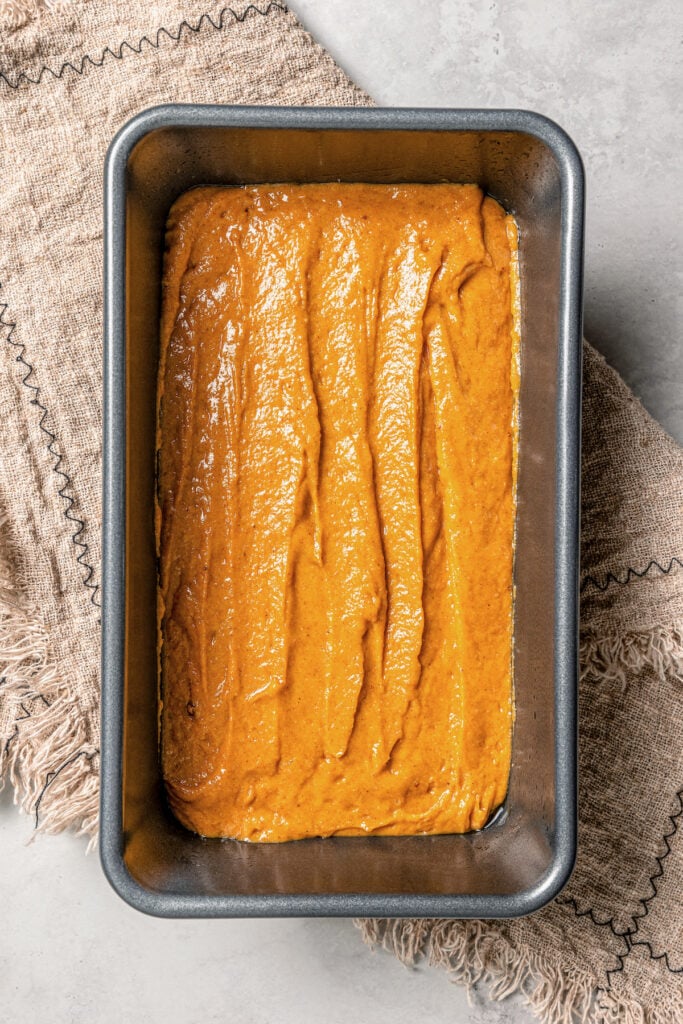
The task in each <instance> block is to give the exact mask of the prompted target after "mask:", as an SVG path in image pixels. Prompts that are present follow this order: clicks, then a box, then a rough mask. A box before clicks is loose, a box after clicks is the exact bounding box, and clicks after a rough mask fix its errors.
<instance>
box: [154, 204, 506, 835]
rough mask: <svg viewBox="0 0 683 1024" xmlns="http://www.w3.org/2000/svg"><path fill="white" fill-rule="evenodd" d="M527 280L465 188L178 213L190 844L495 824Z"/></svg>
mask: <svg viewBox="0 0 683 1024" xmlns="http://www.w3.org/2000/svg"><path fill="white" fill-rule="evenodd" d="M515 256H516V232H515V227H514V223H513V221H512V219H511V218H510V217H506V215H505V213H504V211H503V210H502V208H501V207H500V206H499V205H498V204H497V203H496V202H495V201H494V200H493V199H491V198H488V197H485V196H484V195H483V194H482V192H481V191H480V190H479V189H478V188H477V187H475V186H472V185H401V186H389V185H362V184H353V185H350V184H324V185H262V186H254V187H246V188H201V189H195V190H193V191H191V192H188V193H186V194H185V195H183V196H181V198H180V199H179V200H178V201H177V202H176V203H175V205H174V207H173V209H172V211H171V214H170V218H169V221H168V235H167V253H166V262H165V270H164V284H163V312H162V328H161V363H160V377H159V419H158V424H159V426H158V448H159V453H158V461H159V473H158V507H157V538H158V551H159V559H160V581H159V624H160V670H161V681H162V697H163V704H162V761H163V773H164V778H165V781H166V787H167V792H168V797H169V801H170V804H171V806H172V808H173V811H174V812H175V814H176V815H177V817H178V818H179V819H180V821H181V822H183V823H184V824H185V825H186V826H187V827H188V828H190V829H192V830H193V831H196V832H199V833H200V834H202V835H205V836H230V837H234V838H237V839H245V840H253V841H262V842H264V841H265V842H276V841H281V840H287V839H299V838H302V837H306V836H327V835H332V834H336V835H344V834H345V835H356V834H360V833H393V834H399V835H400V834H411V833H419V832H428V833H439V832H463V831H466V830H469V829H476V828H481V827H482V826H483V825H484V824H485V823H486V821H487V819H488V818H489V816H490V814H491V812H492V811H493V810H494V809H495V808H496V807H497V806H499V805H500V804H501V803H502V801H503V800H504V798H505V793H506V789H507V782H508V774H509V766H510V744H511V726H512V716H513V703H512V679H511V660H512V658H511V651H512V557H513V526H514V489H515V488H514V478H515V472H516V470H515V467H516V407H517V406H516V403H517V390H518V372H517V347H518V346H517V340H518V333H517V329H518V324H517V316H516V309H517V288H516V261H515Z"/></svg>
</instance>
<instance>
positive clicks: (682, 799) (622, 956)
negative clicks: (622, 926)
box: [555, 789, 683, 991]
mask: <svg viewBox="0 0 683 1024" xmlns="http://www.w3.org/2000/svg"><path fill="white" fill-rule="evenodd" d="M676 799H677V800H678V804H679V807H678V810H677V811H674V813H673V814H670V815H669V821H670V823H671V831H670V832H667V833H666V834H665V835H664V836H663V837H662V841H663V843H664V845H665V847H666V849H665V851H664V853H663V854H661V856H659V857H656V858H655V863H656V865H657V867H656V868H655V871H654V873H653V874H652V875H651V876H650V878H649V879H648V882H649V884H650V886H651V888H652V894H651V895H650V896H646V897H643V898H642V899H640V900H639V901H638V902H639V903H640V904H641V907H642V910H641V911H640V912H639V913H637V914H634V915H633V917H632V918H631V920H632V921H633V925H632V927H630V928H627V929H626V930H625V931H617V929H616V928H615V927H614V918H612V917H610V918H607V919H606V920H604V921H601V920H599V918H597V917H596V916H595V911H594V910H593V908H592V907H588V908H587V909H586V910H579V904H578V903H577V901H576V899H575V898H574V897H573V896H564V897H558V898H557V899H556V901H555V902H556V903H558V904H559V905H560V906H570V907H571V908H572V909H573V911H574V914H575V916H576V917H588V918H590V920H591V921H592V922H593V924H594V925H596V927H598V928H609V930H610V931H611V932H612V934H613V935H614V936H615V938H618V939H622V940H623V941H624V943H625V945H626V950H625V952H624V953H616V954H615V956H616V958H617V960H618V961H619V966H618V967H611V968H610V969H609V970H607V971H606V972H605V973H606V976H607V989H606V991H609V990H610V989H611V987H612V975H613V974H618V973H620V972H621V971H623V970H624V962H625V960H626V958H627V957H628V956H629V954H630V953H631V951H632V950H633V948H634V947H635V946H641V947H644V948H645V949H647V951H648V953H649V955H650V959H651V960H663V961H664V965H665V966H666V969H667V970H668V971H669V972H670V973H671V974H683V966H681V967H672V966H671V963H670V962H669V954H668V953H667V951H666V950H664V951H663V952H662V953H655V951H654V949H653V947H652V943H651V942H648V941H647V940H646V939H634V938H633V936H634V935H637V934H638V930H639V928H640V922H641V921H642V920H643V919H644V918H646V917H647V916H648V914H649V913H650V905H651V903H652V901H653V900H654V899H655V897H656V896H657V894H658V892H659V890H658V889H657V885H656V881H657V879H658V878H661V877H662V876H663V874H664V866H663V864H664V861H665V860H666V858H667V857H668V856H669V855H670V854H671V852H672V846H671V842H670V840H671V839H673V837H674V836H675V835H676V833H677V832H678V828H679V825H680V822H681V820H682V819H683V789H680V790H679V791H678V792H677V793H676Z"/></svg>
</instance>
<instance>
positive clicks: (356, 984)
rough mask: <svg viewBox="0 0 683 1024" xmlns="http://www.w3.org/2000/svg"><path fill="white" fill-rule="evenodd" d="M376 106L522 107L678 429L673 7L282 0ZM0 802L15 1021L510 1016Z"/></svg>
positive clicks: (3, 945) (649, 401)
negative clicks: (97, 850)
mask: <svg viewBox="0 0 683 1024" xmlns="http://www.w3.org/2000/svg"><path fill="white" fill-rule="evenodd" d="M291 7H292V8H293V10H294V11H295V12H296V13H297V14H298V15H299V16H300V17H301V19H302V20H303V22H304V24H306V25H307V27H308V28H309V29H310V30H311V31H312V32H313V33H314V34H315V35H316V36H317V37H318V38H319V39H320V41H321V42H323V43H324V44H325V45H326V46H327V47H328V49H329V50H330V51H331V52H332V54H333V55H334V56H335V57H336V58H337V59H338V60H339V62H340V63H341V64H342V65H343V66H344V67H345V69H346V70H347V71H348V72H349V73H350V74H351V75H352V76H353V77H354V78H355V79H356V81H357V82H358V83H359V84H360V85H362V86H364V87H365V88H366V89H367V90H368V91H369V92H370V93H371V94H372V95H373V96H374V97H375V98H376V99H377V100H378V102H380V103H381V104H384V105H396V106H401V105H403V106H412V105H418V106H507V107H514V106H522V107H527V108H531V109H534V110H537V111H540V112H542V113H545V114H548V115H549V116H551V117H553V118H555V120H557V121H558V122H559V123H560V124H561V125H562V126H563V127H564V128H565V129H567V131H568V132H569V133H570V134H571V135H572V136H573V138H574V140H575V141H576V143H577V145H578V146H579V148H580V150H581V152H582V154H583V157H584V161H585V163H586V170H587V175H588V197H589V198H588V225H587V227H588V234H587V260H586V334H587V336H588V337H589V338H590V340H591V341H592V342H593V343H594V344H595V345H596V346H597V347H598V348H599V349H601V351H603V352H604V353H605V355H606V356H607V357H608V359H609V360H610V361H611V362H612V364H613V365H614V366H616V367H617V369H619V370H620V371H621V373H622V375H623V376H624V377H625V378H626V380H627V381H628V382H629V384H630V385H631V387H632V388H633V389H634V390H635V391H636V393H637V394H638V395H639V396H640V397H641V398H642V400H643V401H644V403H645V405H646V406H647V408H648V409H649V410H650V412H651V413H653V415H654V416H656V417H657V418H658V419H659V420H660V421H661V422H662V423H663V424H664V426H665V427H666V428H667V429H668V430H669V432H670V433H672V434H673V435H674V436H675V437H676V438H677V439H678V440H680V441H683V343H682V342H681V340H680V334H679V318H680V305H681V298H680V295H681V242H680V222H681V203H680V194H681V192H682V191H683V189H682V188H681V185H682V184H683V182H681V172H680V157H679V151H680V129H679V125H680V123H681V120H682V118H681V115H682V113H683V111H682V109H681V106H682V104H681V96H682V95H683V83H682V82H681V68H680V63H678V61H679V60H680V56H679V55H680V39H681V31H682V30H683V17H682V15H681V13H680V5H679V4H678V3H675V2H669V0H653V2H652V3H650V4H648V5H640V4H639V5H636V4H627V3H626V4H625V3H624V2H623V0H602V2H601V3H599V4H595V3H593V2H592V0H565V3H563V4H559V3H553V4H548V3H545V2H544V0H506V2H505V3H503V2H502V0H501V2H499V3H494V2H491V0H484V2H480V0H442V2H437V0H403V2H400V0H398V2H389V0H374V2H373V3H367V2H366V0H326V2H325V3H324V4H321V3H320V2H319V0H292V3H291ZM30 835H31V822H30V821H28V820H27V819H26V818H20V817H18V815H17V813H16V810H15V809H14V808H13V807H12V806H11V802H10V800H9V798H8V795H7V794H4V796H3V797H2V798H0V850H1V851H2V857H3V870H2V873H1V876H0V909H1V913H2V922H3V926H2V928H1V929H0V977H1V978H2V985H1V990H0V1008H1V1011H2V1013H1V1015H2V1019H6V1020H14V1021H17V1022H19V1024H33V1022H34V1021H44V1020H54V1021H69V1022H73V1024H86V1022H87V1024H91V1022H93V1021H95V1022H97V1024H120V1022H124V1024H125V1022H128V1021H142V1020H144V1021H146V1022H147V1024H162V1022H163V1024H200V1022H201V1024H211V1022H214V1021H215V1022H218V1021H220V1022H221V1024H223V1022H224V1021H226V1020H227V1021H230V1022H231V1024H272V1022H273V1021H276V1020H277V1021H279V1022H281V1024H295V1022H296V1024H305V1022H308V1021H324V1022H325V1024H342V1022H346V1021H360V1022H362V1024H385V1022H387V1021H391V1022H392V1024H415V1022H416V1021H424V1020H428V1021H431V1022H438V1021H444V1022H446V1021H448V1022H455V1024H460V1022H462V1024H491V1022H499V1024H525V1022H529V1021H530V1020H531V1017H530V1015H529V1013H528V1011H526V1010H525V1009H524V1008H523V1007H522V1006H521V1005H520V1003H519V1001H518V1000H513V1001H512V1002H507V1003H505V1004H503V1005H502V1006H491V1005H489V1004H487V1003H486V1002H484V1001H481V1002H479V1001H478V1002H477V1004H476V1005H474V1006H468V1003H467V1000H466V998H465V995H464V993H463V992H462V991H461V990H459V989H457V988H455V987H454V986H450V985H449V984H448V982H447V980H446V979H445V977H444V975H443V974H442V973H441V972H438V971H431V970H426V969H420V970H418V971H407V970H405V969H404V968H403V967H401V966H400V964H398V963H397V962H396V961H395V960H394V959H393V958H392V957H390V956H388V955H385V954H381V953H380V954H375V955H373V954H371V953H369V952H368V951H367V950H366V949H365V948H364V947H363V946H362V944H361V942H360V938H359V937H358V935H357V933H356V931H355V929H354V928H353V926H352V925H351V923H350V922H347V921H308V920H303V921H252V922H240V921H211V922H198V921H187V922H184V921H156V920H152V919H150V918H146V917H143V916H142V915H141V914H137V913H136V912H134V911H132V910H130V909H128V908H127V907H126V906H125V905H124V904H123V903H122V902H121V901H120V900H119V899H118V897H116V896H115V895H114V893H113V892H112V891H111V890H110V889H109V887H108V885H107V883H106V881H105V880H104V878H103V876H102V873H101V871H100V867H99V863H98V861H97V858H96V857H95V856H91V857H88V858H84V849H85V846H84V843H82V842H80V841H77V840H74V839H73V838H72V837H67V836H62V837H55V838H49V837H44V838H40V839H38V840H37V841H36V842H35V843H34V844H32V845H31V846H28V847H26V846H25V843H26V841H27V839H28V838H29V837H30Z"/></svg>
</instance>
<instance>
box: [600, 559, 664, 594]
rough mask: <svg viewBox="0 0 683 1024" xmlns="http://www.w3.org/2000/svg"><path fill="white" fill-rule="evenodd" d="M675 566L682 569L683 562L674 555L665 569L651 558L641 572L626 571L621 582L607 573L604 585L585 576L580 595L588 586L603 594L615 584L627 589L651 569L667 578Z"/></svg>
mask: <svg viewBox="0 0 683 1024" xmlns="http://www.w3.org/2000/svg"><path fill="white" fill-rule="evenodd" d="M676 565H677V566H679V567H680V568H681V569H683V561H681V559H680V558H676V556H675V555H674V557H673V558H672V559H671V561H670V562H669V564H668V566H667V567H666V569H665V568H664V566H663V565H660V563H659V562H658V561H657V560H656V559H655V558H653V559H652V560H651V561H650V562H649V563H648V564H647V566H646V567H645V568H644V569H642V570H640V569H627V570H626V576H625V577H624V579H623V580H622V579H619V577H618V576H615V575H614V573H611V572H608V573H607V576H606V577H605V581H604V583H599V582H598V580H596V578H595V576H586V578H585V579H584V580H583V582H582V583H581V593H583V591H584V590H585V589H586V587H588V586H589V585H590V584H592V585H593V586H594V587H595V588H596V590H599V591H600V592H601V593H603V594H604V593H605V591H606V590H608V589H609V587H611V586H612V584H613V583H617V584H618V585H619V586H620V587H627V586H628V585H629V583H631V582H632V580H634V579H639V580H642V579H643V578H644V577H645V576H647V575H648V574H649V573H651V572H652V570H653V569H658V570H659V572H660V573H661V574H662V575H663V576H668V575H669V573H670V572H671V571H672V570H673V568H674V566H676Z"/></svg>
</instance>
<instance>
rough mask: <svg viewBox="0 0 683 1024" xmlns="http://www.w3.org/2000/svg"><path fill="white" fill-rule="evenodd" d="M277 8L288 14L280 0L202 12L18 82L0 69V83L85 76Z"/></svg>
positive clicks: (36, 82)
mask: <svg viewBox="0 0 683 1024" xmlns="http://www.w3.org/2000/svg"><path fill="white" fill-rule="evenodd" d="M274 10H277V11H281V12H282V13H283V14H286V13H287V6H286V5H285V4H283V3H280V2H279V0H270V2H269V3H268V5H267V6H266V7H265V8H261V7H258V6H257V5H256V4H249V6H248V7H247V8H245V10H244V11H242V13H241V14H239V13H238V12H237V11H234V10H233V9H232V8H231V7H224V8H223V9H222V10H221V11H220V13H219V15H218V20H216V19H215V18H214V17H213V16H212V15H211V14H209V13H208V12H207V13H204V14H202V15H201V17H200V18H199V19H198V21H196V22H195V23H192V22H189V21H186V20H183V21H181V22H180V25H179V26H178V28H177V29H175V30H174V29H168V28H165V27H163V26H162V27H161V28H159V29H157V31H156V34H155V35H154V36H153V37H152V39H150V37H149V36H148V35H144V36H142V37H141V38H140V39H139V40H138V41H137V43H129V42H128V40H127V39H124V41H123V42H122V43H120V44H119V45H118V47H116V49H114V50H112V48H111V47H110V46H105V48H104V49H103V50H102V52H101V53H100V55H99V57H91V56H90V54H87V53H86V54H84V55H83V56H82V57H81V58H80V61H79V62H78V63H77V64H73V63H72V62H71V61H65V62H64V64H62V65H61V67H60V68H59V70H58V71H55V70H54V68H51V67H49V66H48V65H47V64H44V65H43V66H42V67H41V69H40V71H39V72H38V74H37V76H36V77H32V76H31V75H29V74H28V73H27V72H25V71H22V72H20V73H19V75H18V76H17V78H16V79H15V80H14V81H12V80H11V79H10V78H8V76H7V75H6V74H5V72H4V71H0V82H4V83H5V85H7V86H8V87H9V88H10V89H19V88H20V86H21V85H22V83H24V82H25V83H26V84H27V85H39V84H40V83H41V81H42V80H43V78H44V77H45V76H46V75H49V76H51V77H52V78H54V79H56V80H59V79H61V78H62V77H63V76H64V74H65V73H66V72H67V71H73V73H74V74H75V75H82V74H83V73H84V71H85V69H86V68H87V67H93V68H101V67H102V65H103V64H104V63H105V61H106V60H107V58H108V57H111V58H112V59H113V60H122V59H123V57H124V54H125V51H129V52H130V53H132V54H137V55H139V54H140V53H142V50H143V48H144V46H145V45H147V46H148V47H150V48H151V49H153V50H158V49H159V47H160V46H161V43H162V40H163V39H169V40H170V41H171V42H174V43H177V42H180V39H181V37H182V36H183V35H184V34H191V35H197V34H198V33H199V32H201V30H202V29H203V28H204V27H205V26H207V25H209V26H210V27H211V28H213V29H215V31H216V32H221V31H222V30H223V29H224V28H225V25H226V23H227V18H228V16H229V15H230V16H231V17H232V18H233V20H234V21H236V22H243V21H246V19H247V18H248V17H249V15H250V14H260V15H262V16H263V17H267V16H268V15H269V14H271V12H272V11H274Z"/></svg>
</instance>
